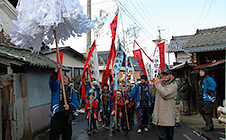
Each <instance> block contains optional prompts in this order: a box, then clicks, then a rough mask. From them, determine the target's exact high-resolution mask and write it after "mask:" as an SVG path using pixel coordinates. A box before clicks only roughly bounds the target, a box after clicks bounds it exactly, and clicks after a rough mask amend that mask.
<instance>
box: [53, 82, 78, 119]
mask: <svg viewBox="0 0 226 140" xmlns="http://www.w3.org/2000/svg"><path fill="white" fill-rule="evenodd" d="M49 87H50V90H51V109H50V111H51V117H53V116H54V114H55V113H57V112H59V102H60V84H59V83H58V79H56V81H51V79H49ZM71 90H72V93H73V94H72V99H71V102H70V103H68V105H69V106H73V107H74V108H75V110H77V109H78V98H77V93H76V92H75V90H74V89H71Z"/></svg>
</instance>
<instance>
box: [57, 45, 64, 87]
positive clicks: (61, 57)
mask: <svg viewBox="0 0 226 140" xmlns="http://www.w3.org/2000/svg"><path fill="white" fill-rule="evenodd" d="M59 54H60V64H63V55H64V54H63V52H62V50H61V49H60V48H59ZM56 59H57V64H58V63H59V59H58V54H57V51H56ZM58 71H59V70H58ZM60 79H61V75H60V72H58V83H60Z"/></svg>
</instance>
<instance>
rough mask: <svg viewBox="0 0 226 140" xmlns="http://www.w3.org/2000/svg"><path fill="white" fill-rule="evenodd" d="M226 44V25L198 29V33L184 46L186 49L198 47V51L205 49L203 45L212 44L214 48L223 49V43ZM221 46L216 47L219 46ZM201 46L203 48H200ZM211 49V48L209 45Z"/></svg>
mask: <svg viewBox="0 0 226 140" xmlns="http://www.w3.org/2000/svg"><path fill="white" fill-rule="evenodd" d="M225 44H226V26H222V27H216V28H210V29H203V30H199V29H198V30H197V31H196V34H195V35H194V36H193V37H192V38H191V39H190V40H189V41H188V42H187V43H186V44H185V45H184V46H183V48H184V49H186V50H193V49H192V48H196V51H203V49H204V48H203V47H206V46H211V47H212V50H218V49H222V45H223V46H224V49H225V46H226V45H225ZM219 45H221V47H220V48H219V47H215V46H219ZM199 47H201V48H202V50H199V49H198V48H199ZM207 48H208V49H209V50H210V48H209V47H207ZM204 50H205V49H204Z"/></svg>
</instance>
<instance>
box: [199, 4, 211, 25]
mask: <svg viewBox="0 0 226 140" xmlns="http://www.w3.org/2000/svg"><path fill="white" fill-rule="evenodd" d="M212 5H213V0H212V1H211V4H210V6H209V9H208V11H207V13H206V16H205V18H204V20H203V22H202V24H201V27H202V25H203V24H204V22H205V20H206V18H207V16H208V14H209V11H210V8H211V7H212ZM201 27H200V28H201Z"/></svg>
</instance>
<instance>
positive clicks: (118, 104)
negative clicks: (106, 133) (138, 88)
mask: <svg viewBox="0 0 226 140" xmlns="http://www.w3.org/2000/svg"><path fill="white" fill-rule="evenodd" d="M112 100H113V102H114V103H113V109H112V110H113V112H112V114H111V115H112V116H114V117H113V127H112V132H115V131H116V130H117V131H120V124H119V118H122V110H123V106H124V100H123V98H122V92H121V91H119V90H118V91H116V95H114V96H113V98H112ZM116 111H117V112H116ZM116 114H117V115H116ZM116 127H117V128H116Z"/></svg>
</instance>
